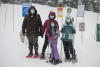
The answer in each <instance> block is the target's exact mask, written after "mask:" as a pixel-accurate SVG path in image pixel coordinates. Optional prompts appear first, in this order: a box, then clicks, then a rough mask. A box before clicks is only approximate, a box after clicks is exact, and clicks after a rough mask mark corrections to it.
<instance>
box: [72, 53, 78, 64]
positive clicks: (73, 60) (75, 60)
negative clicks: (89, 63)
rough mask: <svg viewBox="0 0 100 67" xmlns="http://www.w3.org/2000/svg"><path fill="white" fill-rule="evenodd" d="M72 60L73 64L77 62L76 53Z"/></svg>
mask: <svg viewBox="0 0 100 67" xmlns="http://www.w3.org/2000/svg"><path fill="white" fill-rule="evenodd" d="M71 61H72V63H73V64H74V63H76V62H77V58H76V55H75V56H74V57H72V58H71Z"/></svg>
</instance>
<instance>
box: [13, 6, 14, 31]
mask: <svg viewBox="0 0 100 67" xmlns="http://www.w3.org/2000/svg"><path fill="white" fill-rule="evenodd" d="M13 32H14V5H13Z"/></svg>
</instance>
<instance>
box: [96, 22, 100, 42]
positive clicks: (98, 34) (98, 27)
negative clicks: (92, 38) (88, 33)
mask: <svg viewBox="0 0 100 67" xmlns="http://www.w3.org/2000/svg"><path fill="white" fill-rule="evenodd" d="M96 34H97V35H96V41H98V42H100V24H97V32H96Z"/></svg>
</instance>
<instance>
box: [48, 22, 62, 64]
mask: <svg viewBox="0 0 100 67" xmlns="http://www.w3.org/2000/svg"><path fill="white" fill-rule="evenodd" d="M59 35H60V32H59V27H58V25H57V24H56V23H55V21H51V23H50V25H49V27H48V32H47V36H48V42H49V44H50V47H51V59H50V62H51V63H53V64H55V65H56V64H59V63H60V62H61V61H60V58H59V54H58V50H57V41H58V37H59Z"/></svg>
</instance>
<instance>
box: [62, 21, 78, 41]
mask: <svg viewBox="0 0 100 67" xmlns="http://www.w3.org/2000/svg"><path fill="white" fill-rule="evenodd" d="M61 33H62V37H61V39H62V40H63V41H72V39H73V34H74V33H76V30H75V27H74V25H73V24H72V23H69V24H68V23H64V24H63V27H62V29H61Z"/></svg>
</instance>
